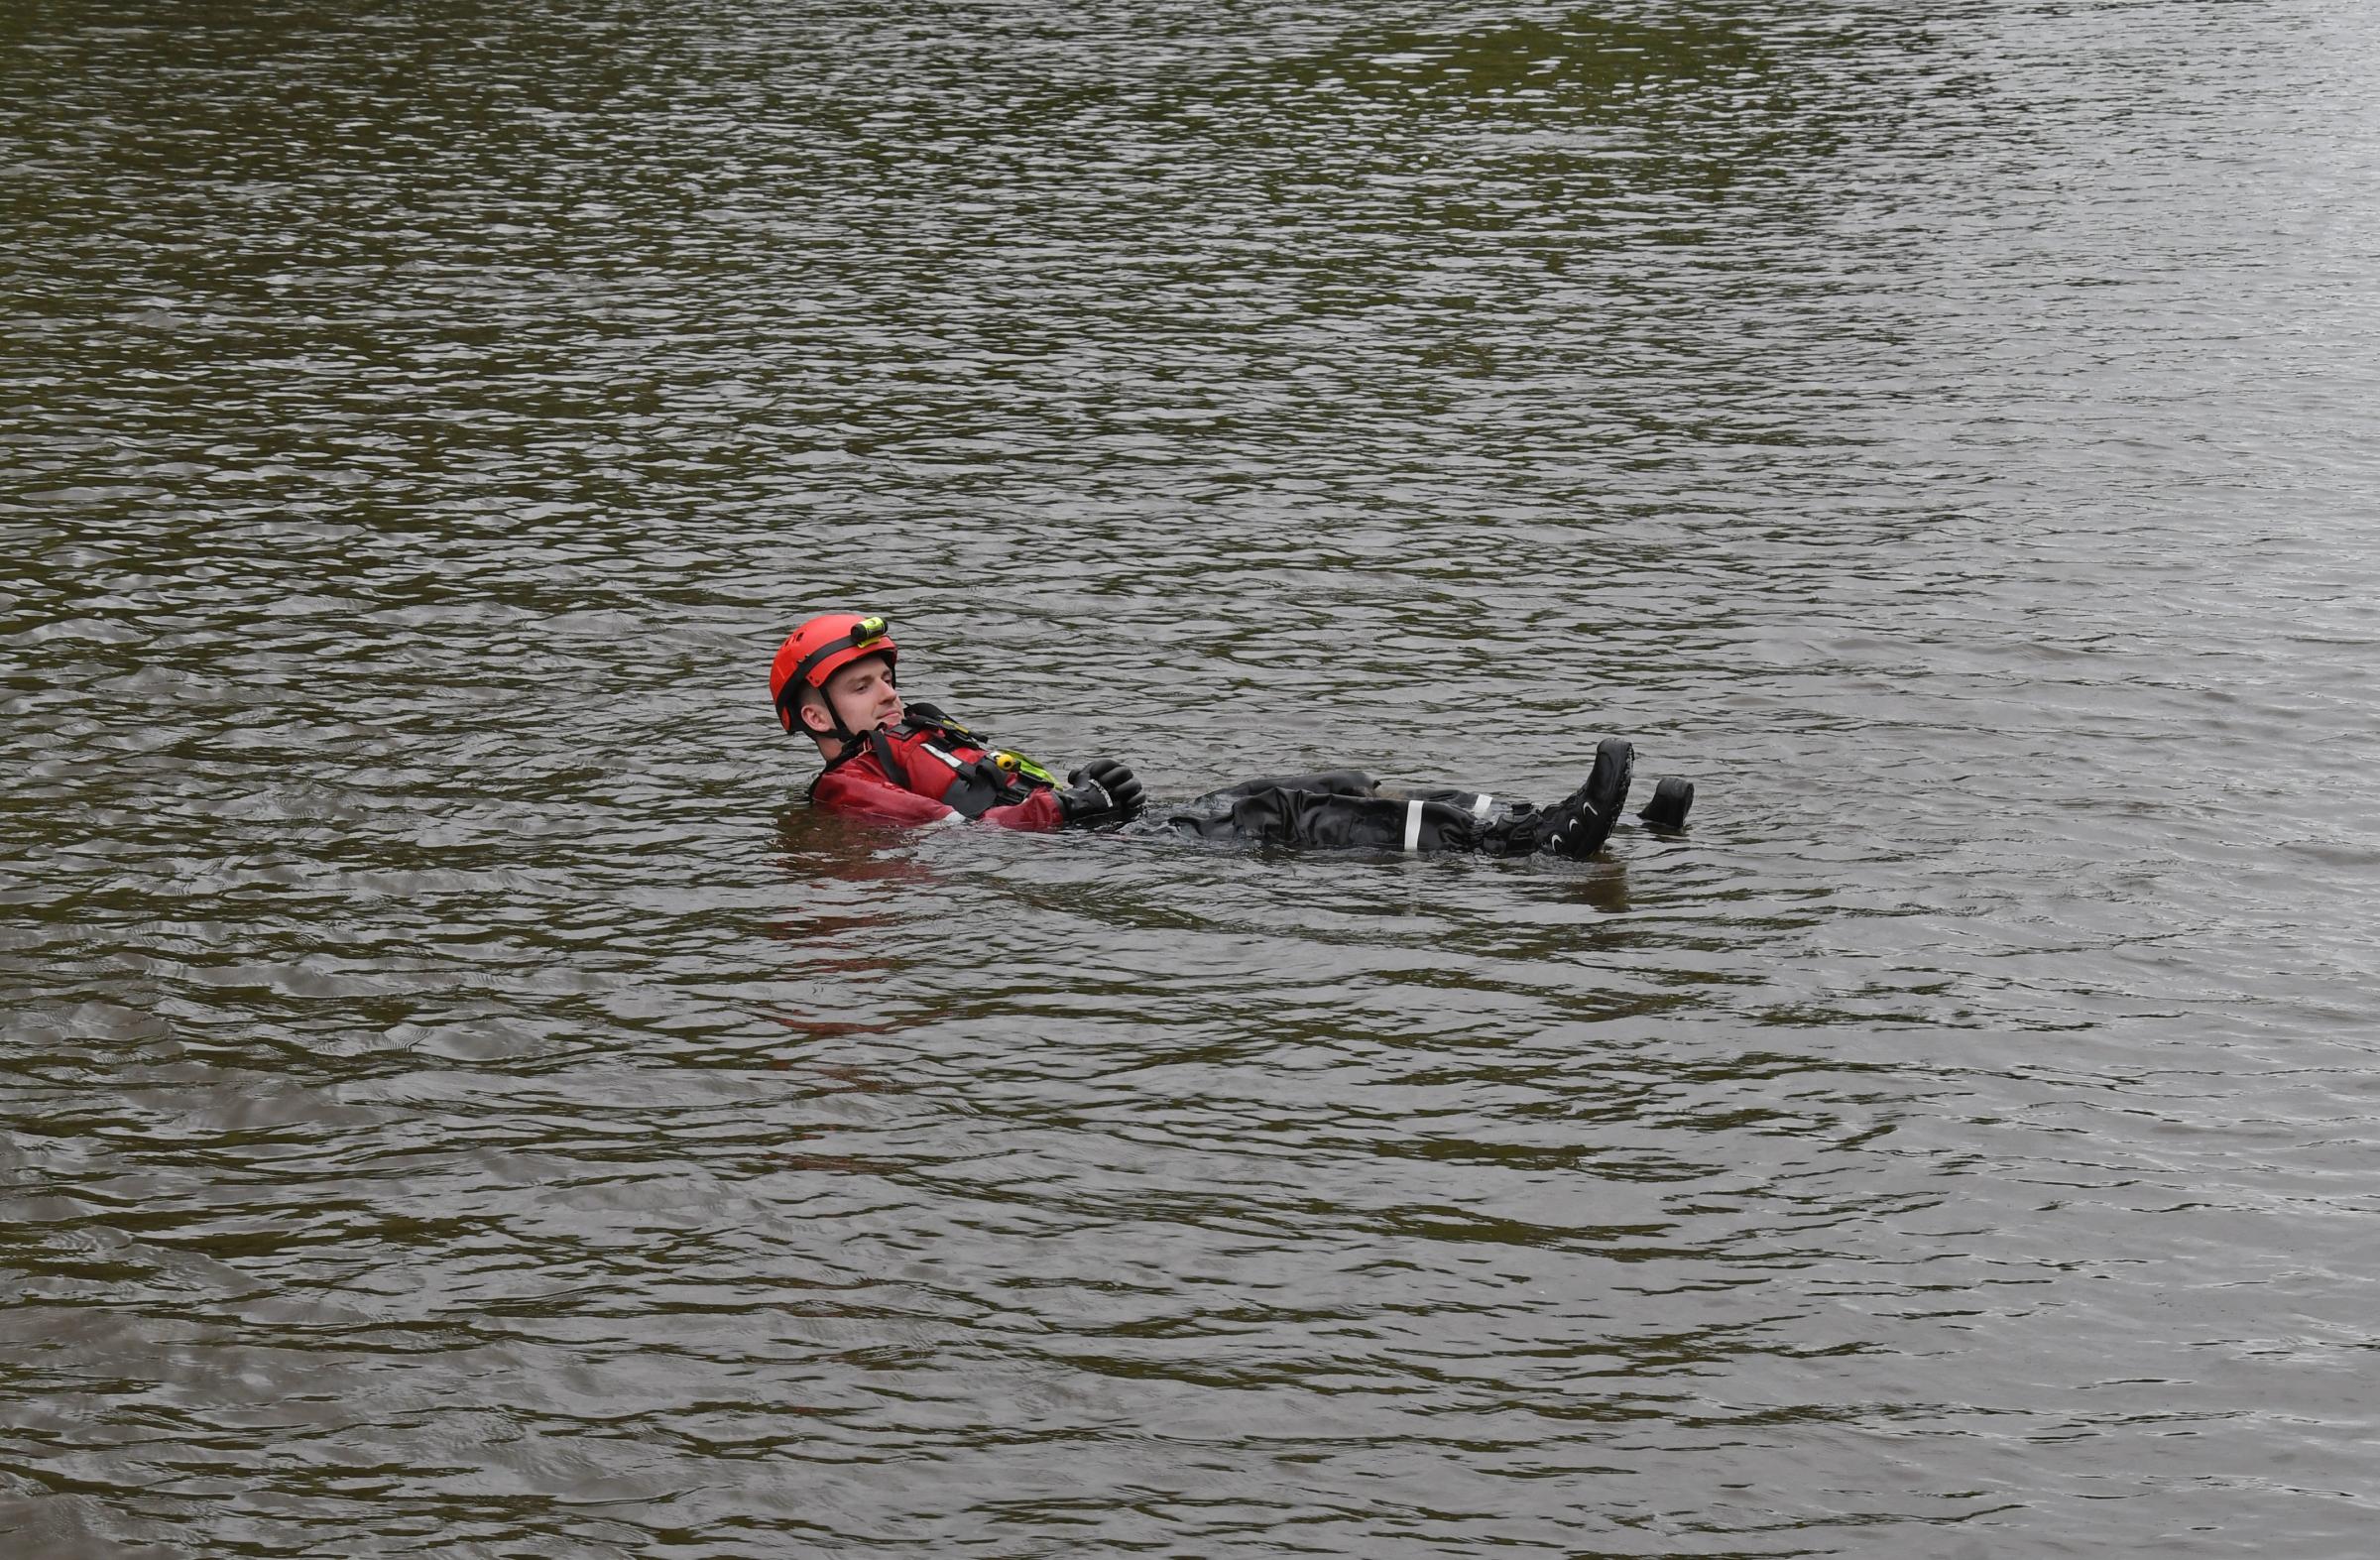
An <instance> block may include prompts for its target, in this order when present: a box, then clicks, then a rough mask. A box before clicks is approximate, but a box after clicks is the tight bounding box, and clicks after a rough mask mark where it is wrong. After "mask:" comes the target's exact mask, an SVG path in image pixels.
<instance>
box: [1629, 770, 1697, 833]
mask: <svg viewBox="0 0 2380 1560" xmlns="http://www.w3.org/2000/svg"><path fill="white" fill-rule="evenodd" d="M1693 809H1694V781H1692V780H1679V779H1678V778H1677V777H1676V776H1674V775H1673V776H1671V777H1670V778H1669V779H1667V780H1663V781H1662V782H1661V783H1660V784H1658V785H1655V786H1654V787H1653V799H1652V800H1650V801H1648V802H1646V803H1645V804H1644V810H1643V811H1642V812H1639V813H1638V814H1636V820H1637V821H1638V822H1639V823H1642V824H1643V825H1644V826H1645V827H1646V828H1648V829H1656V830H1658V831H1660V832H1661V833H1663V834H1676V833H1678V832H1679V831H1681V830H1682V829H1684V828H1685V827H1686V814H1687V813H1689V812H1691V811H1692V810H1693Z"/></svg>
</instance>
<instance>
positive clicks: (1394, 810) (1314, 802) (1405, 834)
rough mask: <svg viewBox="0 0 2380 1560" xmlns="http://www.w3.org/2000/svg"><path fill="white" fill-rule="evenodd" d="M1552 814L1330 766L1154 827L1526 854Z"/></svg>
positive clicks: (1166, 818) (1156, 814)
mask: <svg viewBox="0 0 2380 1560" xmlns="http://www.w3.org/2000/svg"><path fill="white" fill-rule="evenodd" d="M1544 816H1545V815H1544V814H1542V813H1540V812H1538V811H1537V809H1535V808H1534V807H1531V806H1530V805H1529V804H1528V803H1526V802H1522V803H1520V804H1518V805H1517V806H1498V805H1496V804H1495V803H1494V801H1493V800H1492V798H1490V797H1487V796H1485V795H1482V794H1481V793H1480V792H1478V791H1469V790H1406V789H1402V788H1396V789H1391V788H1388V787H1384V786H1382V785H1380V784H1379V783H1378V782H1376V781H1375V780H1372V778H1371V777H1370V776H1368V775H1366V774H1364V773H1363V772H1362V771H1360V770H1328V771H1325V772H1323V773H1322V774H1319V775H1290V776H1284V777H1280V778H1278V779H1269V780H1243V781H1241V782H1240V783H1239V784H1237V785H1233V786H1230V787H1228V788H1226V789H1224V790H1219V791H1212V792H1210V793H1208V794H1207V795H1204V796H1201V797H1199V798H1198V799H1197V800H1196V801H1194V802H1191V803H1190V804H1189V805H1187V806H1184V807H1176V808H1172V809H1169V810H1162V811H1152V812H1151V813H1150V814H1149V818H1148V822H1149V823H1153V824H1154V825H1155V826H1156V827H1158V828H1167V829H1171V830H1172V831H1173V832H1174V833H1176V834H1180V835H1184V836H1187V837H1189V838H1191V839H1201V840H1229V841H1235V842H1238V843H1241V844H1248V845H1304V846H1312V847H1314V848H1317V849H1321V850H1386V851H1405V850H1410V851H1477V852H1480V853H1482V854H1485V855H1489V856H1525V855H1527V854H1529V853H1530V852H1532V851H1534V850H1536V849H1537V848H1538V839H1539V835H1540V833H1541V832H1542V828H1541V820H1542V819H1543V818H1544ZM1146 826H1147V824H1144V825H1143V827H1146Z"/></svg>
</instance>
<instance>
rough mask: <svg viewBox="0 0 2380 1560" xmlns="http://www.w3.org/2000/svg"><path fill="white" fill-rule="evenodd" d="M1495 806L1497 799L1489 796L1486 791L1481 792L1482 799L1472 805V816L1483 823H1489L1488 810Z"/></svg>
mask: <svg viewBox="0 0 2380 1560" xmlns="http://www.w3.org/2000/svg"><path fill="white" fill-rule="evenodd" d="M1494 805H1495V798H1494V797H1493V796H1490V795H1488V794H1487V792H1486V791H1481V792H1480V799H1479V800H1477V801H1475V802H1473V803H1472V804H1471V815H1472V816H1473V817H1475V818H1477V819H1479V820H1480V821H1481V822H1482V823H1486V822H1487V809H1488V808H1490V807H1492V806H1494Z"/></svg>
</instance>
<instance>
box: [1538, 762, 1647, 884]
mask: <svg viewBox="0 0 2380 1560" xmlns="http://www.w3.org/2000/svg"><path fill="white" fill-rule="evenodd" d="M1635 768H1636V750H1635V749H1634V748H1631V747H1629V746H1628V745H1627V744H1626V743H1624V742H1622V741H1620V740H1619V738H1617V737H1606V738H1605V739H1604V740H1603V741H1602V742H1600V743H1598V744H1597V745H1596V749H1595V768H1594V769H1592V770H1590V771H1588V772H1587V783H1586V784H1584V785H1581V786H1580V787H1579V788H1578V789H1577V790H1574V791H1572V792H1571V793H1570V794H1569V795H1568V796H1566V797H1564V798H1563V799H1562V800H1561V801H1558V802H1556V803H1555V804H1554V805H1553V806H1551V807H1549V808H1547V809H1546V812H1545V814H1544V825H1543V826H1544V829H1545V832H1544V833H1543V834H1541V835H1539V836H1538V839H1539V842H1540V843H1539V845H1538V847H1537V848H1538V849H1539V850H1542V851H1544V852H1545V853H1546V854H1547V855H1549V856H1567V857H1569V858H1570V859H1571V860H1573V861H1584V860H1585V859H1586V858H1588V857H1590V856H1592V855H1594V854H1595V853H1596V852H1597V851H1599V850H1602V849H1603V848H1604V841H1606V840H1607V839H1609V838H1610V837H1611V825H1613V824H1614V823H1617V822H1618V821H1619V809H1620V808H1621V807H1623V806H1625V805H1626V804H1627V800H1628V780H1629V777H1630V776H1631V775H1632V774H1633V773H1634V772H1635Z"/></svg>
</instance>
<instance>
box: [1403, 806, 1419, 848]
mask: <svg viewBox="0 0 2380 1560" xmlns="http://www.w3.org/2000/svg"><path fill="white" fill-rule="evenodd" d="M1420 846H1421V803H1420V802H1418V801H1408V802H1406V803H1405V849H1407V850H1417V849H1419V848H1420Z"/></svg>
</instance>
